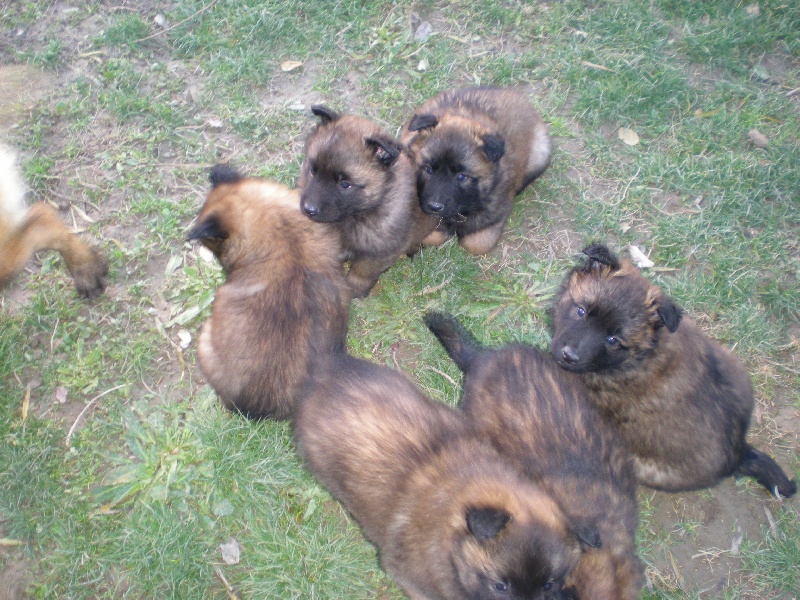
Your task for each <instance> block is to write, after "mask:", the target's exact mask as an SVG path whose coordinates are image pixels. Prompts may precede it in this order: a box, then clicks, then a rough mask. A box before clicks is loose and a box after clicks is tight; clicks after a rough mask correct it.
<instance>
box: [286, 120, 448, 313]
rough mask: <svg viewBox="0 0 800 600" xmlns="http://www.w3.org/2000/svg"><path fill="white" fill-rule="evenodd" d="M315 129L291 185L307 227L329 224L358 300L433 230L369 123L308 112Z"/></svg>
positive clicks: (410, 178)
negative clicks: (297, 177)
mask: <svg viewBox="0 0 800 600" xmlns="http://www.w3.org/2000/svg"><path fill="white" fill-rule="evenodd" d="M311 110H312V112H313V113H314V114H315V115H316V116H317V117H319V119H320V120H319V123H318V125H317V127H316V128H315V129H314V131H312V132H311V134H310V135H309V136H308V138H307V140H306V146H305V158H304V160H303V164H302V166H301V169H300V180H299V182H298V186H299V188H300V190H301V196H300V207H301V209H302V211H303V213H305V215H306V216H308V217H309V218H310V219H311V220H313V221H316V222H318V223H334V224H335V225H336V228H337V230H338V232H339V234H340V236H341V246H342V251H343V256H344V258H345V260H347V261H350V270H349V272H348V273H347V282H348V284H349V285H350V287H351V288H352V289H353V295H354V296H355V297H358V298H363V297H365V296H367V295H368V294H369V292H370V290H371V289H372V287H373V286H374V285H375V283H376V282H377V281H378V278H379V277H380V275H381V274H382V273H383V272H384V271H386V270H387V269H388V268H389V267H391V266H392V265H393V264H394V263H395V262H396V261H397V260H398V259H399V258H401V257H402V256H403V255H408V256H412V255H413V254H415V253H416V252H417V251H418V250H419V248H420V246H421V245H422V242H423V240H424V239H425V238H426V237H427V236H428V234H430V233H431V232H432V231H433V229H434V227H435V226H436V221H435V219H433V218H432V217H429V216H427V215H425V214H424V213H423V212H422V211H421V210H420V207H419V204H418V203H417V192H416V189H415V186H414V166H413V164H412V163H411V160H410V158H409V157H408V155H407V154H406V153H405V152H403V150H402V148H401V146H400V144H399V143H398V142H397V141H396V140H395V139H394V138H392V137H391V136H390V135H389V134H388V133H386V132H385V131H383V130H382V129H381V128H380V127H378V126H377V125H376V124H375V123H372V122H371V121H368V120H367V119H362V118H361V117H355V116H352V115H339V114H338V113H336V112H334V111H332V110H331V109H329V108H327V107H325V106H313V107H312V108H311Z"/></svg>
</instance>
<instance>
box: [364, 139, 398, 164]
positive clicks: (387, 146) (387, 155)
mask: <svg viewBox="0 0 800 600" xmlns="http://www.w3.org/2000/svg"><path fill="white" fill-rule="evenodd" d="M364 143H365V144H366V145H367V147H368V148H371V149H372V150H373V151H374V152H375V158H377V159H378V161H379V162H380V163H381V164H382V165H383V166H385V167H390V166H392V165H393V164H394V161H396V160H397V157H399V156H400V150H401V148H400V144H398V143H397V142H395V141H394V140H391V139H389V138H385V137H370V138H366V139H365V140H364Z"/></svg>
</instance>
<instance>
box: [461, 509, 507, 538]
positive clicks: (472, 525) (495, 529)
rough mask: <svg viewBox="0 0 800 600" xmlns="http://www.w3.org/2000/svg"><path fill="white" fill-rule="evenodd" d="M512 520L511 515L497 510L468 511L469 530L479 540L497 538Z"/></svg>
mask: <svg viewBox="0 0 800 600" xmlns="http://www.w3.org/2000/svg"><path fill="white" fill-rule="evenodd" d="M510 519H511V515H509V514H508V513H507V512H505V511H502V510H498V509H496V508H470V509H468V510H467V528H468V529H469V532H470V533H471V534H472V535H474V536H475V537H476V538H478V539H479V540H488V539H491V538H493V537H495V536H496V535H497V534H498V533H500V532H501V531H502V530H503V527H505V526H506V523H508V521H509V520H510Z"/></svg>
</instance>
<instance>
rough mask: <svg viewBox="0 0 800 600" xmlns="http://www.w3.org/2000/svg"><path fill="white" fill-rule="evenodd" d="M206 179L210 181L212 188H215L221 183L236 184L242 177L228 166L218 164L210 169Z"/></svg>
mask: <svg viewBox="0 0 800 600" xmlns="http://www.w3.org/2000/svg"><path fill="white" fill-rule="evenodd" d="M208 179H209V180H210V181H211V186H212V187H217V186H218V185H220V184H221V183H236V182H237V181H240V180H241V179H242V176H241V175H239V173H237V172H236V170H235V169H233V168H231V167H229V166H228V165H223V164H218V165H214V166H213V167H211V173H210V174H209V176H208Z"/></svg>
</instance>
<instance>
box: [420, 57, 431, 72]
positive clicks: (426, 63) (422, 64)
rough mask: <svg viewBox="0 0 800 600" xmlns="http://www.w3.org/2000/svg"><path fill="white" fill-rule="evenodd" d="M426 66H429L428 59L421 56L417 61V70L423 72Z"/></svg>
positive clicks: (426, 68)
mask: <svg viewBox="0 0 800 600" xmlns="http://www.w3.org/2000/svg"><path fill="white" fill-rule="evenodd" d="M428 67H430V63H428V59H427V58H423V59H422V60H421V61H419V64H418V65H417V71H420V72H422V73H424V72H425V71H427V70H428Z"/></svg>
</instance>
